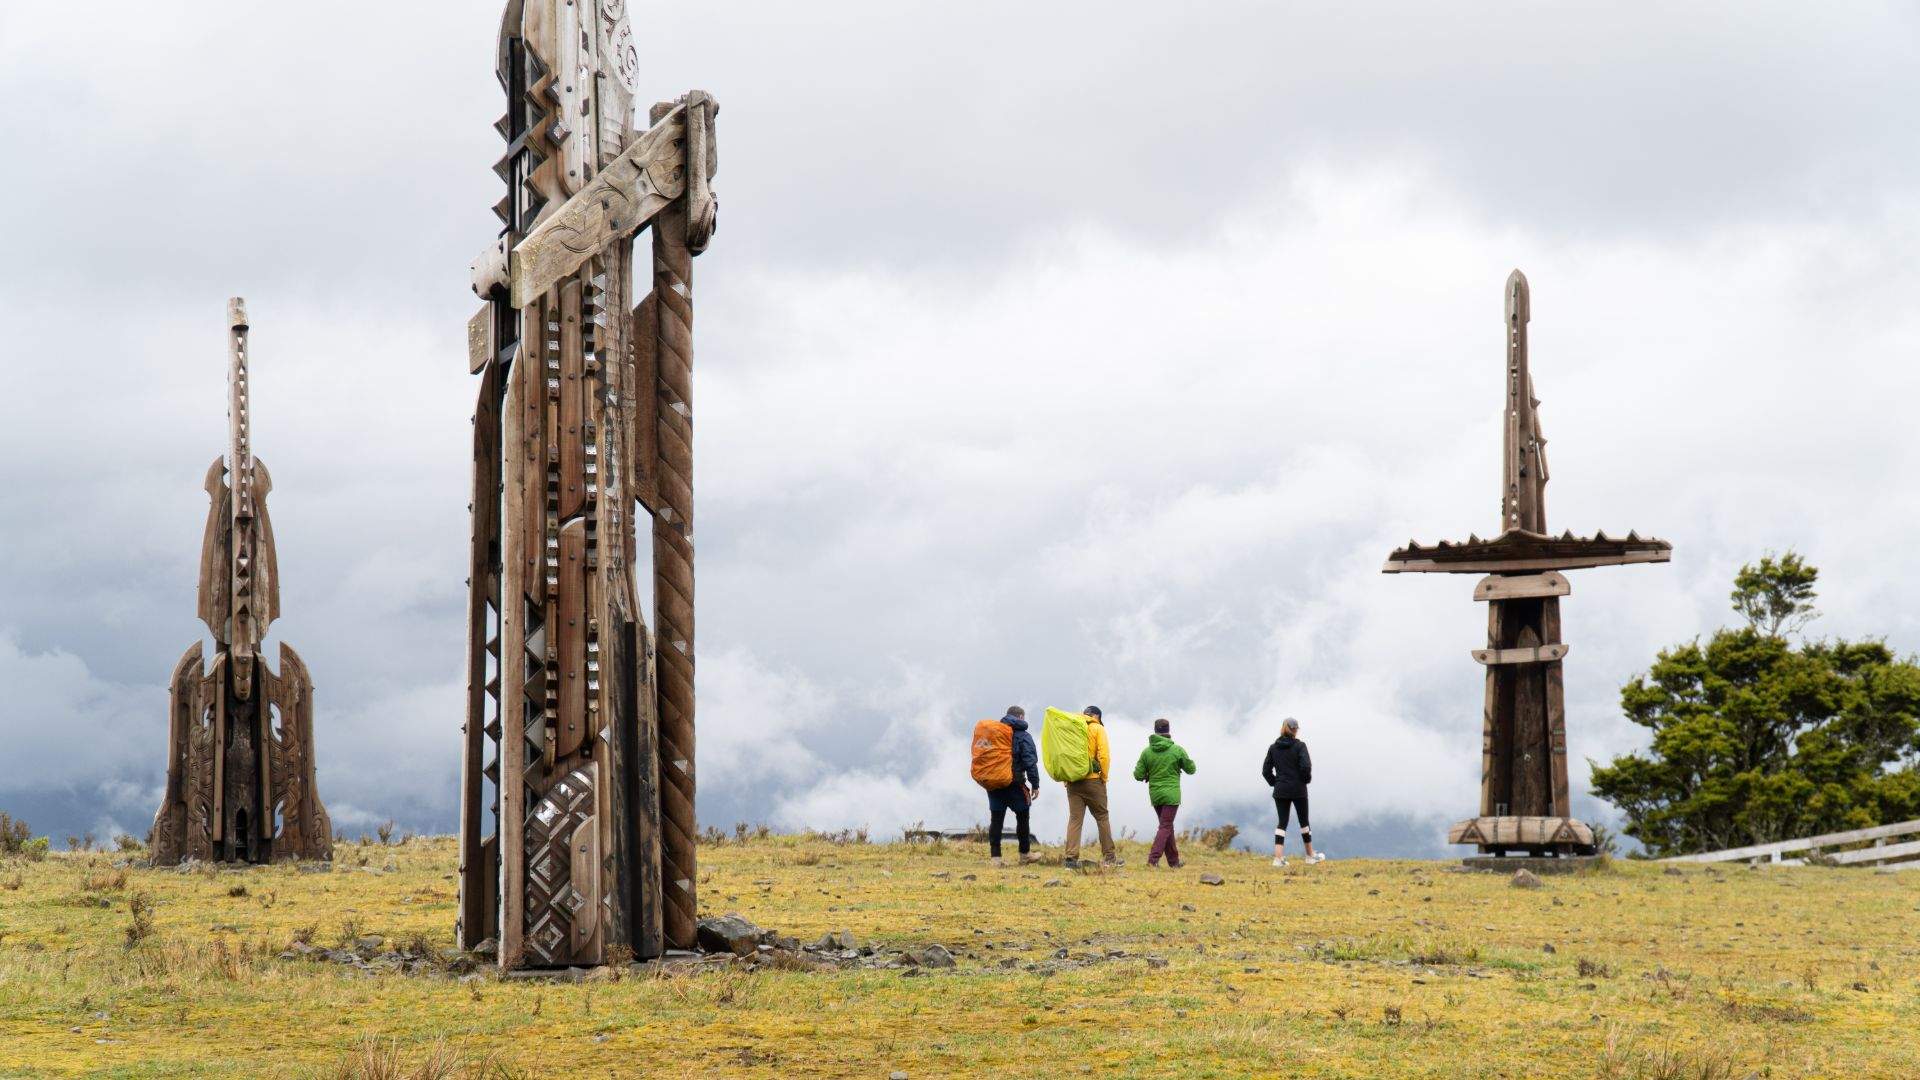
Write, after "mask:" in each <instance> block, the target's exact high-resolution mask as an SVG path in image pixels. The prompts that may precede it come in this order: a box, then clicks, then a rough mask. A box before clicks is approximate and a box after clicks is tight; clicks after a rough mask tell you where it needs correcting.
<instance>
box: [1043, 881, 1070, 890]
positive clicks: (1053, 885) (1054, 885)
mask: <svg viewBox="0 0 1920 1080" xmlns="http://www.w3.org/2000/svg"><path fill="white" fill-rule="evenodd" d="M1066 884H1067V883H1066V882H1064V881H1061V880H1060V879H1059V878H1048V879H1047V882H1046V884H1044V885H1042V886H1040V887H1041V888H1043V889H1059V888H1064V887H1065V886H1066Z"/></svg>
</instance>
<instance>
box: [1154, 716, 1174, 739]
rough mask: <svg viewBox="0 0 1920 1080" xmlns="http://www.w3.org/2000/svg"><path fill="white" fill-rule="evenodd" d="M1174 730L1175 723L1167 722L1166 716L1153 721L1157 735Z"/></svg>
mask: <svg viewBox="0 0 1920 1080" xmlns="http://www.w3.org/2000/svg"><path fill="white" fill-rule="evenodd" d="M1172 730H1173V725H1172V724H1169V723H1167V718H1166V717H1164V716H1163V717H1161V718H1160V719H1158V720H1155V721H1154V722H1153V733H1154V734H1155V735H1165V734H1167V733H1168V732H1170V731H1172Z"/></svg>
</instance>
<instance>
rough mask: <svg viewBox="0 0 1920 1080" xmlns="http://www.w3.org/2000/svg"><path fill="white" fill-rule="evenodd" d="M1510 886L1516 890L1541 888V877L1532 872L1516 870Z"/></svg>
mask: <svg viewBox="0 0 1920 1080" xmlns="http://www.w3.org/2000/svg"><path fill="white" fill-rule="evenodd" d="M1508 884H1510V885H1512V886H1513V887H1514V888H1516V889H1537V888H1539V887H1540V877H1539V875H1537V874H1535V873H1534V872H1533V871H1531V870H1515V871H1514V872H1513V880H1512V881H1510V882H1508Z"/></svg>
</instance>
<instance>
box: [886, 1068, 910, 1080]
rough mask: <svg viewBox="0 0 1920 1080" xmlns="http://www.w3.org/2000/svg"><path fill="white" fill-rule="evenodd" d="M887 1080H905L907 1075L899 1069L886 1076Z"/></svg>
mask: <svg viewBox="0 0 1920 1080" xmlns="http://www.w3.org/2000/svg"><path fill="white" fill-rule="evenodd" d="M887 1080H907V1074H906V1073H905V1072H902V1071H901V1070H899V1069H895V1070H893V1071H892V1072H890V1073H888V1074H887Z"/></svg>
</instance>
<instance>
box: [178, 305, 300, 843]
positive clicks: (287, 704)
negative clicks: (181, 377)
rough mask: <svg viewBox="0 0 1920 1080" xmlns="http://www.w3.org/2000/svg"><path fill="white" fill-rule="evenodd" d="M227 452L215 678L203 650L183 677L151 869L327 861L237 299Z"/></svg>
mask: <svg viewBox="0 0 1920 1080" xmlns="http://www.w3.org/2000/svg"><path fill="white" fill-rule="evenodd" d="M227 325H228V333H227V353H228V371H227V453H226V456H225V457H224V458H214V459H213V465H212V466H210V467H209V468H208V469H207V483H206V488H207V496H208V498H210V499H211V500H212V505H211V506H210V507H209V508H208V510H207V531H206V537H205V539H204V540H203V541H202V542H201V545H200V618H201V619H202V620H204V621H205V622H206V624H207V629H208V630H210V631H212V632H213V640H214V643H215V652H214V657H213V666H212V668H211V669H210V670H208V669H205V668H203V666H202V661H201V655H202V651H201V647H200V643H199V642H197V641H196V642H194V643H193V645H192V647H191V648H189V649H187V652H186V655H185V656H182V657H181V658H180V663H179V665H178V666H177V667H175V668H174V672H173V683H172V694H171V700H170V705H169V710H168V722H167V794H166V798H165V800H164V801H162V802H161V804H160V810H159V812H158V813H156V814H154V816H153V861H154V862H155V863H158V864H162V865H166V864H172V863H177V862H179V861H180V860H182V859H189V858H191V859H209V860H212V859H218V860H222V861H228V862H271V861H273V860H276V859H330V858H332V857H333V827H332V825H331V823H329V821H328V820H327V811H326V808H325V807H323V806H321V805H320V795H319V792H318V790H317V789H316V788H315V786H314V782H313V774H314V768H313V680H312V679H310V678H308V676H307V666H306V665H305V664H303V663H301V662H300V656H299V654H297V653H295V652H294V651H293V649H292V648H291V647H289V646H288V645H287V644H286V643H285V642H281V644H280V673H279V674H278V675H276V674H274V672H273V669H272V668H269V667H268V666H267V662H266V659H265V658H264V657H262V656H261V655H260V652H261V643H262V642H263V641H264V640H265V638H266V636H267V627H268V626H270V625H272V623H273V620H274V619H275V618H277V617H278V616H279V614H280V568H279V561H278V560H277V559H276V558H275V556H274V550H273V523H272V522H271V521H270V520H268V518H267V492H269V491H272V490H273V479H272V478H271V477H270V476H268V475H267V466H266V464H265V463H264V462H261V461H260V460H259V459H257V458H255V457H254V456H253V440H252V434H251V426H250V422H251V413H252V404H251V401H250V396H251V395H250V394H249V385H248V378H247V330H248V327H247V307H246V302H245V301H243V300H241V299H240V298H239V297H235V298H234V299H232V300H229V301H227Z"/></svg>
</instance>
